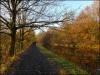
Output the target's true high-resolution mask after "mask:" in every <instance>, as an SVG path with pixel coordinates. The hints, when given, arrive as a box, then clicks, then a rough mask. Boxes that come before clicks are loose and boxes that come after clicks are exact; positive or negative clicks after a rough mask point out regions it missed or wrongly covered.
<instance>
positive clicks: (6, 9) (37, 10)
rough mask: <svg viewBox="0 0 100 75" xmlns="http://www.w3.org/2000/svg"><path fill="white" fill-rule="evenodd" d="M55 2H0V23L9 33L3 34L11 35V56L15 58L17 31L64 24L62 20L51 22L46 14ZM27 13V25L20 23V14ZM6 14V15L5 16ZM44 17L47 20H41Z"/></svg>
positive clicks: (30, 0)
mask: <svg viewBox="0 0 100 75" xmlns="http://www.w3.org/2000/svg"><path fill="white" fill-rule="evenodd" d="M52 3H53V1H40V0H0V5H1V14H0V21H1V22H2V23H3V24H4V25H5V27H6V28H7V29H8V31H3V32H1V33H7V34H10V37H11V46H10V49H9V55H10V56H13V55H14V51H15V43H16V32H17V30H19V29H21V28H25V27H32V28H35V29H38V28H40V27H48V26H49V25H50V24H53V23H59V22H62V20H58V19H56V20H52V21H50V20H49V19H48V18H50V16H49V15H46V14H44V13H45V9H46V7H47V6H48V5H49V4H52ZM22 12H26V15H27V16H26V17H27V20H26V22H25V23H21V24H20V23H18V21H17V19H18V14H21V13H22ZM5 14H6V15H5ZM42 17H46V18H47V19H45V20H41V18H42Z"/></svg>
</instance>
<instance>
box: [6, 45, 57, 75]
mask: <svg viewBox="0 0 100 75" xmlns="http://www.w3.org/2000/svg"><path fill="white" fill-rule="evenodd" d="M6 75H58V74H57V68H56V66H55V65H54V64H50V63H49V62H48V59H47V57H46V56H45V55H43V54H42V53H41V52H40V50H39V48H37V47H36V45H35V43H33V44H32V45H31V46H30V47H29V48H28V49H27V50H26V51H25V52H24V53H23V54H22V55H21V57H20V59H19V60H18V61H17V62H16V64H14V66H13V70H9V71H8V72H7V74H6Z"/></svg>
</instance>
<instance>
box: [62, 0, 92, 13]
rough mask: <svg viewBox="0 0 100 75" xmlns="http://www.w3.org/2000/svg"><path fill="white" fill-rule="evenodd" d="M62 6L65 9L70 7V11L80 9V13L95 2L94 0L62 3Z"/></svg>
mask: <svg viewBox="0 0 100 75" xmlns="http://www.w3.org/2000/svg"><path fill="white" fill-rule="evenodd" d="M60 2H61V5H63V6H64V8H66V7H69V9H78V12H80V11H81V10H83V9H84V8H85V7H86V6H90V5H91V4H92V3H93V1H92V0H76V1H75V0H73V1H70V0H69V1H67V0H66V1H60Z"/></svg>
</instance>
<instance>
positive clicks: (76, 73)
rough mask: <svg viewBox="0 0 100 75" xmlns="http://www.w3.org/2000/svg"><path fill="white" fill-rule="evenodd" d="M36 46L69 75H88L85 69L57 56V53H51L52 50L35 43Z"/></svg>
mask: <svg viewBox="0 0 100 75" xmlns="http://www.w3.org/2000/svg"><path fill="white" fill-rule="evenodd" d="M37 46H38V47H39V48H40V50H41V52H42V53H43V54H45V55H46V56H47V57H48V60H52V61H53V62H55V63H56V64H57V65H59V66H60V68H61V69H64V70H65V71H66V72H69V73H70V74H71V75H90V74H89V73H88V72H87V71H85V70H83V69H81V68H80V67H78V66H77V65H75V64H74V63H72V62H70V61H68V60H65V59H64V58H62V57H60V56H58V55H57V54H55V53H53V52H52V51H50V50H48V49H47V48H44V47H43V46H41V45H37ZM65 74H66V73H64V74H62V75H65Z"/></svg>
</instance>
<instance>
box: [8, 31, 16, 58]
mask: <svg viewBox="0 0 100 75" xmlns="http://www.w3.org/2000/svg"><path fill="white" fill-rule="evenodd" d="M15 44H16V30H15V29H14V30H13V31H12V33H11V45H10V50H9V55H10V56H13V55H14V52H15Z"/></svg>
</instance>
